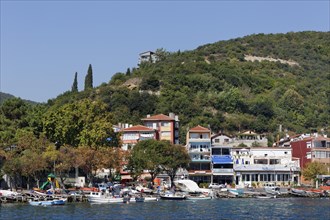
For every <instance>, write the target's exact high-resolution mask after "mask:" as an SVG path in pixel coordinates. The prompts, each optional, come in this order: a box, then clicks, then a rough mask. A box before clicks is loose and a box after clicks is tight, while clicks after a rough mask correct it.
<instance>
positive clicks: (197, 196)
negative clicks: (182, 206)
mask: <svg viewBox="0 0 330 220" xmlns="http://www.w3.org/2000/svg"><path fill="white" fill-rule="evenodd" d="M186 198H187V199H188V200H208V199H212V197H211V196H210V195H205V194H202V193H201V194H189V195H188V196H186Z"/></svg>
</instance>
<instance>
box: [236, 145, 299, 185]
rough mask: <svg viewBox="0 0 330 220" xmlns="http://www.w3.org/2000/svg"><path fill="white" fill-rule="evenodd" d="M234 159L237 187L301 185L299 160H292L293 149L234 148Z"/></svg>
mask: <svg viewBox="0 0 330 220" xmlns="http://www.w3.org/2000/svg"><path fill="white" fill-rule="evenodd" d="M232 157H233V159H234V171H235V183H236V185H240V186H246V185H252V183H256V184H257V182H259V184H260V183H261V184H263V183H265V182H275V183H276V184H277V185H284V186H288V185H290V184H292V183H297V184H299V171H300V167H299V160H298V159H297V160H292V150H291V148H283V147H281V148H274V147H273V148H269V147H265V148H233V149H232Z"/></svg>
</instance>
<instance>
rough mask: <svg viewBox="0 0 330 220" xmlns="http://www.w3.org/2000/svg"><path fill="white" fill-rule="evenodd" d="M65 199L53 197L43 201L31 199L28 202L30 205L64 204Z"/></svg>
mask: <svg viewBox="0 0 330 220" xmlns="http://www.w3.org/2000/svg"><path fill="white" fill-rule="evenodd" d="M65 202H66V199H54V200H45V201H32V200H29V204H30V205H32V206H53V205H64V204H65Z"/></svg>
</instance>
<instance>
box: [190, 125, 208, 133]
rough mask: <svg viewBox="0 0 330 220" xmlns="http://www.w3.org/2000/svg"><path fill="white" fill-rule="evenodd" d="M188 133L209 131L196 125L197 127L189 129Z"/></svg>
mask: <svg viewBox="0 0 330 220" xmlns="http://www.w3.org/2000/svg"><path fill="white" fill-rule="evenodd" d="M189 131H190V132H191V131H198V132H210V130H209V129H207V128H204V127H202V126H200V125H198V126H196V127H194V128H191V129H190V130H189Z"/></svg>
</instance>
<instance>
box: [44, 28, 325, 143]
mask: <svg viewBox="0 0 330 220" xmlns="http://www.w3.org/2000/svg"><path fill="white" fill-rule="evenodd" d="M156 53H157V56H158V61H157V62H156V63H148V62H146V63H143V64H141V65H140V66H139V68H133V69H128V71H127V72H124V73H116V74H115V75H114V76H113V77H112V79H111V80H110V81H109V83H104V84H102V85H100V86H99V87H97V88H94V89H92V90H87V91H84V92H79V93H77V92H67V93H64V94H62V95H60V96H59V97H58V98H57V99H54V100H50V101H49V103H48V104H49V105H51V106H53V108H57V107H59V106H61V105H63V104H65V103H68V102H74V101H77V100H79V99H83V98H92V99H98V100H102V101H103V102H105V103H106V104H107V106H108V110H109V111H111V112H112V113H113V123H118V122H122V123H132V124H139V123H141V121H140V119H141V118H143V117H145V116H146V115H147V114H156V113H163V114H168V113H169V112H174V113H176V114H178V115H179V119H180V124H181V134H180V136H181V138H183V139H184V137H185V135H184V133H185V132H186V128H187V127H192V126H196V125H198V124H199V125H202V126H208V125H210V127H211V128H212V131H213V132H217V131H220V130H222V131H225V132H227V133H232V132H238V131H243V130H246V129H249V130H255V131H257V132H271V133H274V132H276V131H277V129H278V126H279V125H280V124H281V125H282V126H283V128H285V129H288V130H289V131H292V132H299V133H300V132H310V131H311V130H317V129H321V128H323V129H326V130H327V131H328V132H329V130H328V129H329V127H328V126H329V124H328V123H329V121H330V118H329V115H330V114H329V113H330V109H329V106H330V98H329V97H330V89H329V87H330V86H329V85H330V73H329V72H330V71H329V70H330V32H299V33H287V34H268V35H265V34H257V35H250V36H246V37H243V38H237V39H233V40H228V41H219V42H216V43H212V44H207V45H203V46H200V47H198V48H197V49H195V50H191V51H176V52H168V51H166V49H159V50H157V51H156ZM94 74H97V73H94Z"/></svg>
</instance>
